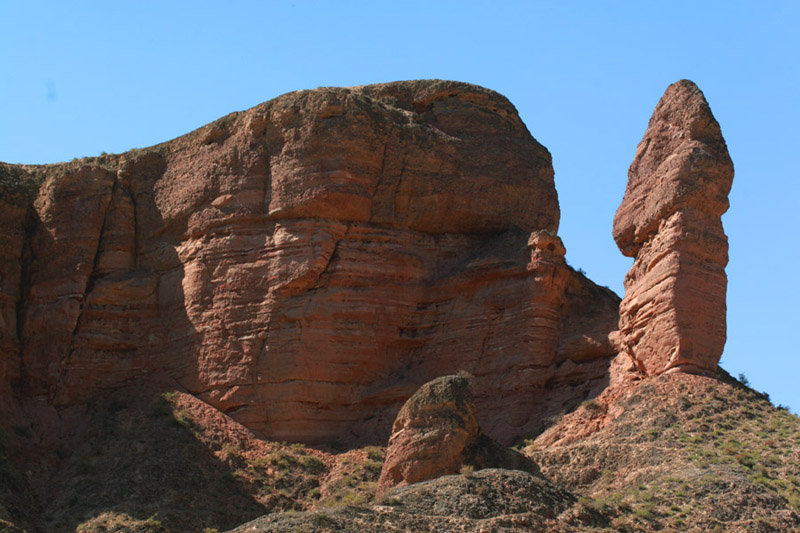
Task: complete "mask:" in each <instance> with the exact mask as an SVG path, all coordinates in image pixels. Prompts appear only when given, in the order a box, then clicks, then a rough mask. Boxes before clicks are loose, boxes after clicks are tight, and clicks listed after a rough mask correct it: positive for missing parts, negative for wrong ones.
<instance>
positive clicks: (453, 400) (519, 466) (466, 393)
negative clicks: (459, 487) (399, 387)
mask: <svg viewBox="0 0 800 533" xmlns="http://www.w3.org/2000/svg"><path fill="white" fill-rule="evenodd" d="M462 466H467V467H469V468H473V469H474V468H479V469H483V468H508V469H512V470H523V471H526V472H529V473H538V469H537V467H536V465H535V464H534V463H533V461H531V460H529V459H528V458H527V457H525V456H524V455H522V454H520V453H517V452H515V451H513V450H511V449H508V448H504V447H502V446H500V445H498V444H496V443H495V442H493V441H492V440H491V439H489V438H487V437H486V436H485V435H483V433H482V432H481V429H480V425H479V424H478V417H477V413H476V409H475V403H474V401H473V398H472V393H471V392H470V390H469V381H468V379H467V378H466V377H463V376H443V377H440V378H437V379H435V380H433V381H431V382H429V383H426V384H425V385H423V386H422V387H421V388H420V389H419V390H418V391H417V392H416V393H414V395H413V396H412V397H411V398H409V399H408V401H407V402H406V403H405V404H404V405H403V408H402V409H400V413H398V415H397V419H396V420H395V422H394V426H392V435H391V437H389V445H388V448H387V449H386V460H385V462H384V463H383V469H382V470H381V477H380V480H379V481H378V494H383V493H385V492H386V491H388V490H389V489H392V488H395V487H403V486H406V485H411V484H414V483H419V482H420V481H426V480H428V479H434V478H437V477H441V476H444V475H448V474H456V473H458V472H459V471H460V469H461V468H462Z"/></svg>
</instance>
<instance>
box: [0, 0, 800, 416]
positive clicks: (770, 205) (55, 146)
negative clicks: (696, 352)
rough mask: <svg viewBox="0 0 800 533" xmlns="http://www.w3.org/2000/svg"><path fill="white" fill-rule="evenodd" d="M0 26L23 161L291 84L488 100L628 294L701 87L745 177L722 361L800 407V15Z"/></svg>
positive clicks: (118, 20)
mask: <svg viewBox="0 0 800 533" xmlns="http://www.w3.org/2000/svg"><path fill="white" fill-rule="evenodd" d="M0 20H1V21H2V26H3V30H2V32H0V72H2V75H0V161H6V162H11V163H20V162H21V163H50V162H56V161H65V160H70V159H72V158H74V157H82V156H90V155H98V154H99V153H100V152H103V151H106V152H112V153H116V152H122V151H125V150H128V149H130V148H135V147H145V146H150V145H153V144H156V143H159V142H163V141H166V140H169V139H171V138H174V137H176V136H178V135H181V134H183V133H186V132H188V131H191V130H192V129H195V128H197V127H200V126H202V125H203V124H206V123H208V122H210V121H212V120H214V119H216V118H218V117H220V116H222V115H225V114H227V113H229V112H231V111H237V110H242V109H247V108H249V107H252V106H254V105H256V104H258V103H260V102H262V101H265V100H268V99H270V98H273V97H275V96H278V95H280V94H282V93H284V92H288V91H292V90H296V89H307V88H314V87H318V86H331V85H340V86H349V85H361V84H367V83H377V82H385V81H393V80H401V79H415V78H442V79H455V80H461V81H467V82H471V83H476V84H479V85H483V86H486V87H489V88H492V89H495V90H497V91H499V92H501V93H503V94H505V95H506V96H507V97H508V98H510V99H511V101H512V102H513V103H514V104H515V105H516V106H517V108H518V109H519V111H520V114H521V116H522V119H523V120H524V121H525V123H526V124H527V125H528V128H529V129H530V131H531V133H532V134H533V136H534V137H536V138H537V139H538V140H539V141H540V142H542V143H543V144H544V145H545V146H547V147H548V148H549V149H550V151H551V152H552V154H553V160H554V166H555V170H556V186H557V187H558V192H559V196H560V203H561V212H562V222H561V230H560V233H561V235H562V238H563V240H564V242H565V244H566V246H567V259H568V261H569V262H570V263H571V264H572V265H573V266H575V267H576V268H578V267H580V268H583V269H584V270H585V271H586V272H587V273H588V274H589V276H590V277H591V278H592V279H594V280H595V281H596V282H598V283H600V284H602V285H608V286H610V287H611V288H613V289H614V290H615V291H617V292H618V293H619V294H622V279H623V277H624V275H625V272H626V271H627V269H628V267H629V265H630V260H629V259H626V258H624V257H622V255H621V254H620V253H619V252H618V251H617V248H616V246H615V245H614V241H613V240H612V238H611V222H612V217H613V215H614V212H615V210H616V208H617V206H618V205H619V202H620V201H621V199H622V195H623V192H624V190H625V183H626V179H627V174H626V172H627V167H628V165H629V164H630V161H631V159H632V158H633V154H634V151H635V149H636V145H637V143H638V142H639V140H640V139H641V136H642V134H643V133H644V130H645V128H646V126H647V120H648V119H649V117H650V114H651V113H652V110H653V107H654V106H655V104H656V102H657V101H658V99H659V97H660V96H661V94H662V93H663V91H664V89H665V88H666V87H667V85H669V84H670V83H672V82H674V81H677V80H679V79H681V78H689V79H691V80H693V81H695V82H696V83H697V84H698V85H699V86H700V88H701V89H702V90H703V91H704V92H705V94H706V97H707V98H708V100H709V102H710V104H711V108H712V110H713V111H714V113H715V115H716V117H717V119H718V120H719V122H720V124H721V126H722V132H723V134H724V135H725V138H726V139H727V141H728V147H729V150H730V152H731V156H732V158H733V161H734V164H735V166H736V177H735V178H734V184H733V191H732V193H731V209H730V211H729V212H728V214H726V215H725V217H724V219H723V222H724V224H725V230H726V232H727V233H728V236H729V241H730V245H731V248H730V264H729V267H728V276H729V292H728V322H729V326H728V343H727V346H726V348H725V353H724V355H723V358H722V363H723V366H724V367H725V368H727V369H728V370H729V371H730V372H731V373H733V374H734V375H737V374H739V373H740V372H741V373H744V374H746V376H747V377H748V378H749V380H750V382H751V384H752V385H753V386H754V387H755V388H757V389H759V390H765V391H767V392H769V393H770V395H771V396H772V398H773V400H774V401H775V402H776V403H782V404H788V405H790V406H791V407H792V408H793V410H795V411H798V410H800V385H798V382H799V381H800V357H798V355H799V354H798V348H797V344H795V342H794V340H795V339H794V334H795V333H796V332H797V331H798V330H800V325H798V312H797V304H798V303H799V302H800V290H798V286H800V279H798V277H799V276H798V274H800V269H799V268H798V255H800V252H798V250H800V238H798V234H800V230H798V227H797V226H798V222H800V216H798V213H799V212H800V179H798V178H800V176H799V175H798V174H800V172H799V171H798V169H800V134H798V129H799V128H800V104H799V103H798V98H800V2H794V1H784V2H781V1H767V2H742V1H735V0H729V1H705V2H700V1H662V2H641V1H630V2H596V1H586V2H575V1H546V2H544V1H527V2H499V1H497V2H470V1H465V0H461V1H438V2H437V1H434V0H429V1H424V2H417V1H412V2H403V1H399V0H397V1H393V2H379V1H374V0H373V1H369V2H367V1H364V2H346V1H336V2H334V1H322V0H319V1H305V0H295V1H286V2H266V1H264V2H245V1H233V0H232V1H229V2H221V1H219V0H217V1H215V2H202V1H192V2H188V1H187V2H155V1H136V2H132V1H128V2H124V1H115V2H107V1H106V2H89V1H83V2H36V1H26V2H12V1H10V0H0Z"/></svg>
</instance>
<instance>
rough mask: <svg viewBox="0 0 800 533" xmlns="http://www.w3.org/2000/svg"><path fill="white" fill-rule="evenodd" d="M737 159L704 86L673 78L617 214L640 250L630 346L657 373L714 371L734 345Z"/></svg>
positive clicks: (623, 325)
mask: <svg viewBox="0 0 800 533" xmlns="http://www.w3.org/2000/svg"><path fill="white" fill-rule="evenodd" d="M732 180H733V164H732V162H731V159H730V157H729V155H728V150H727V147H726V145H725V140H724V139H723V138H722V133H721V132H720V128H719V124H718V123H717V121H716V120H715V119H714V116H713V115H712V114H711V110H710V108H709V107H708V103H707V102H706V100H705V97H704V96H703V93H702V92H701V91H700V89H698V88H697V86H696V85H695V84H694V83H692V82H690V81H688V80H682V81H679V82H677V83H675V84H673V85H671V86H670V87H669V88H668V89H667V91H666V92H665V93H664V96H663V97H662V98H661V100H660V101H659V103H658V105H657V106H656V109H655V111H654V113H653V116H652V118H651V119H650V124H649V126H648V128H647V131H646V132H645V135H644V138H643V139H642V142H641V143H639V147H638V149H637V151H636V157H635V158H634V160H633V163H632V164H631V166H630V169H629V171H628V186H627V189H626V191H625V197H624V199H623V201H622V205H620V207H619V210H618V211H617V214H616V216H615V217H614V239H615V240H616V242H617V245H618V246H619V249H620V250H621V251H622V253H623V254H625V255H626V256H629V257H635V261H634V264H633V267H632V268H631V270H630V271H629V272H628V275H627V276H626V278H625V298H624V299H623V301H622V304H621V306H620V322H619V326H620V340H621V345H622V348H623V350H624V351H625V352H627V353H628V355H630V356H631V357H632V359H633V360H634V362H635V363H636V365H637V366H638V367H639V368H640V369H641V370H642V371H644V372H645V373H647V374H660V373H662V372H666V371H670V370H683V371H688V372H697V373H710V374H713V372H714V371H715V369H716V366H717V363H718V362H719V359H720V357H721V355H722V349H723V347H724V345H725V335H726V331H725V329H726V328H725V311H726V307H725V293H726V287H727V278H726V276H725V265H726V264H727V262H728V242H727V237H726V236H725V233H724V232H723V229H722V221H721V218H720V217H721V216H722V214H723V213H725V211H727V209H728V193H729V192H730V188H731V182H732Z"/></svg>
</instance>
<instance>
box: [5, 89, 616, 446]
mask: <svg viewBox="0 0 800 533" xmlns="http://www.w3.org/2000/svg"><path fill="white" fill-rule="evenodd" d="M0 172H2V173H3V181H2V182H0V184H2V186H3V187H4V189H3V194H2V195H1V196H2V199H3V202H4V204H6V205H4V206H3V207H4V209H2V210H0V225H2V227H1V228H0V229H2V234H3V236H4V240H3V241H2V242H0V269H2V286H1V287H0V296H2V300H0V305H1V306H2V308H1V309H0V316H1V317H2V322H0V335H2V337H0V349H1V350H2V352H1V353H0V365H1V366H2V368H0V370H2V373H1V374H0V375H2V376H3V377H4V378H5V379H4V381H3V383H0V397H3V398H4V399H5V400H4V401H6V402H9V401H10V398H11V396H12V389H13V390H15V391H18V394H17V398H19V397H21V398H38V399H43V400H46V401H47V402H49V403H51V404H53V405H55V406H57V407H66V406H70V405H75V404H77V403H80V402H83V401H85V400H87V399H89V398H91V397H93V396H94V395H96V394H97V393H98V392H100V391H103V390H107V389H111V388H115V387H118V386H120V385H122V384H124V383H126V382H128V381H130V380H132V379H134V378H139V377H142V376H150V375H155V374H164V373H166V374H168V375H170V376H172V377H173V378H174V379H175V380H177V381H178V382H179V383H180V384H181V386H182V387H184V388H185V389H186V390H187V391H189V392H191V393H193V394H195V395H197V396H198V397H199V398H201V399H202V400H204V401H206V402H207V403H209V404H211V405H212V406H214V407H216V408H218V409H220V410H221V411H223V412H225V413H227V414H229V415H230V416H232V417H233V418H234V419H236V420H237V421H239V422H242V423H243V424H245V425H246V426H247V427H249V428H251V429H253V430H255V431H257V432H259V433H260V434H261V435H263V436H265V437H268V438H272V439H278V440H292V441H296V440H297V441H306V442H327V441H330V440H333V439H336V438H341V439H352V440H369V439H370V438H372V439H378V440H381V441H382V440H384V438H385V437H386V436H387V435H388V432H389V429H390V427H391V424H392V421H393V419H394V415H395V414H396V412H397V410H398V409H399V407H400V405H401V404H402V402H403V401H405V400H406V399H407V398H408V397H409V396H410V395H411V394H412V393H413V392H414V391H415V390H416V389H417V388H418V387H419V385H421V384H422V383H424V382H426V381H428V380H430V379H432V378H434V377H437V376H440V375H445V374H451V373H454V372H458V371H461V370H465V371H468V372H470V373H472V374H473V375H474V376H475V379H474V381H473V391H474V393H475V401H476V404H477V406H478V411H479V413H480V415H481V417H482V420H481V424H482V427H483V428H484V430H485V431H486V433H487V434H488V435H490V436H492V437H495V438H499V439H501V440H506V441H508V440H510V439H513V438H515V437H517V436H519V435H523V434H526V433H530V432H531V431H532V430H534V429H536V428H537V427H539V425H540V424H541V422H542V418H543V417H544V416H546V415H547V414H549V413H551V412H552V411H553V410H560V408H561V404H562V403H563V401H564V399H565V398H570V397H583V396H584V395H585V394H586V393H587V392H588V391H589V390H591V389H593V388H595V389H596V388H597V387H602V386H603V385H604V384H605V383H606V382H607V379H608V378H607V374H608V365H609V361H610V357H611V356H612V355H613V353H614V349H613V348H612V347H611V344H610V343H609V340H608V335H609V332H610V331H612V330H614V329H616V323H617V306H618V302H619V300H618V299H617V297H616V296H615V295H614V294H613V293H611V292H610V291H608V290H605V289H602V288H599V287H597V286H596V285H594V284H593V283H591V282H590V281H589V280H587V279H586V278H585V277H583V276H582V275H580V274H578V273H576V272H574V271H572V270H571V269H570V268H569V267H567V266H566V263H565V262H564V260H563V254H564V251H563V246H562V245H561V243H560V241H558V238H557V237H555V231H556V230H557V227H558V217H559V210H558V201H557V196H556V192H555V187H554V184H553V170H552V164H551V159H550V154H549V153H548V152H547V150H546V149H545V148H544V147H542V146H541V145H540V144H539V143H537V142H536V141H535V139H533V137H531V135H530V133H529V132H528V131H527V129H526V128H525V126H524V124H523V123H522V122H521V121H520V119H519V117H518V115H517V113H516V110H515V109H514V108H513V106H512V105H511V104H510V103H509V102H508V101H507V100H506V99H505V98H503V97H502V96H500V95H498V94H496V93H494V92H491V91H488V90H486V89H481V88H478V87H475V86H471V85H466V84H461V83H454V82H442V81H422V82H400V83H392V84H385V85H376V86H367V87H357V88H347V89H341V88H323V89H317V90H314V91H301V92H296V93H290V94H287V95H284V96H281V97H279V98H277V99H275V100H272V101H270V102H267V103H265V104H262V105H260V106H258V107H255V108H253V109H251V110H248V111H245V112H241V113H235V114H232V115H229V116H227V117H225V118H223V119H220V120H219V121H217V122H215V123H213V124H211V125H209V126H206V127H204V128H201V129H200V130H197V131H195V132H193V133H190V134H188V135H186V136H184V137H181V138H179V139H176V140H174V141H171V142H168V143H165V144H162V145H159V146H156V147H153V148H149V149H144V150H135V151H132V152H128V153H125V154H122V155H117V156H104V157H101V158H96V159H92V160H81V161H77V162H73V163H65V164H60V165H50V166H44V167H28V166H4V167H3V168H2V170H0ZM14 187H17V188H19V189H21V190H22V191H23V193H24V194H23V193H20V194H18V195H16V196H13V198H12V195H11V191H12V189H14ZM14 190H16V189H14ZM532 234H533V235H532ZM509 406H511V407H509Z"/></svg>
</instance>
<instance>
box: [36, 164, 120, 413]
mask: <svg viewBox="0 0 800 533" xmlns="http://www.w3.org/2000/svg"><path fill="white" fill-rule="evenodd" d="M119 187H120V183H119V181H118V180H115V181H114V182H113V183H112V184H111V187H110V191H109V194H108V201H107V202H105V205H104V206H103V222H102V224H101V225H100V232H99V233H98V235H97V241H96V246H95V251H94V258H93V259H92V270H91V272H90V274H89V276H88V277H87V278H86V282H85V285H84V288H83V294H82V296H81V298H80V301H79V306H80V307H79V309H78V312H77V316H76V317H75V325H74V326H73V328H72V333H71V335H70V340H69V345H68V346H67V350H66V352H65V353H64V355H63V356H62V358H61V361H60V366H59V370H58V380H57V381H56V382H55V384H54V386H53V387H52V389H51V393H50V399H51V400H54V399H55V398H57V397H58V395H59V392H60V391H61V390H62V389H63V386H64V383H65V382H66V379H67V373H68V372H69V370H70V361H71V359H72V355H73V352H74V351H75V341H76V339H77V337H78V331H79V330H80V328H81V325H82V322H83V315H84V311H85V310H86V302H87V300H88V298H89V294H90V293H91V292H92V289H93V288H94V284H95V281H96V280H97V277H98V276H99V273H98V270H99V266H100V256H101V250H102V248H103V235H104V233H105V231H106V226H107V225H108V219H109V214H110V213H112V212H113V206H114V193H115V192H117V191H118V188H119Z"/></svg>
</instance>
